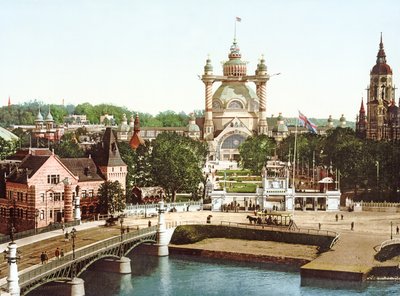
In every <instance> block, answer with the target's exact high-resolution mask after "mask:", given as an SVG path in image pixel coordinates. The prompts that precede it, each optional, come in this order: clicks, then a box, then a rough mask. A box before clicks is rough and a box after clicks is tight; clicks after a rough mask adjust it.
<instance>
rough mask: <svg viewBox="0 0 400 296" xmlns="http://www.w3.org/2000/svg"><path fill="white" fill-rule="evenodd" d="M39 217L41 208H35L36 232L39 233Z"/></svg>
mask: <svg viewBox="0 0 400 296" xmlns="http://www.w3.org/2000/svg"><path fill="white" fill-rule="evenodd" d="M38 218H39V209H36V210H35V234H37V229H38Z"/></svg>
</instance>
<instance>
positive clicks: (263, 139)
mask: <svg viewBox="0 0 400 296" xmlns="http://www.w3.org/2000/svg"><path fill="white" fill-rule="evenodd" d="M275 147H276V145H275V141H274V139H272V138H269V137H268V136H266V135H256V136H252V137H249V138H247V139H246V141H244V142H243V143H242V144H241V145H240V146H239V153H240V161H239V163H240V165H241V166H242V167H243V168H244V169H249V170H250V171H251V172H252V173H253V174H256V175H259V174H260V173H261V169H262V167H263V166H264V165H265V164H266V163H267V160H268V158H270V157H271V156H273V155H274V152H275Z"/></svg>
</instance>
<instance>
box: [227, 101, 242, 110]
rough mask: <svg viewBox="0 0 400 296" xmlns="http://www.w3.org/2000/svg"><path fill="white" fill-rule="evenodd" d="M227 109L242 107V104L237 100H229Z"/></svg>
mask: <svg viewBox="0 0 400 296" xmlns="http://www.w3.org/2000/svg"><path fill="white" fill-rule="evenodd" d="M228 109H243V104H242V103H241V102H239V101H231V102H230V103H229V105H228Z"/></svg>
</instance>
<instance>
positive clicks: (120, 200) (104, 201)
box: [97, 181, 126, 214]
mask: <svg viewBox="0 0 400 296" xmlns="http://www.w3.org/2000/svg"><path fill="white" fill-rule="evenodd" d="M98 197H99V202H98V205H97V207H98V211H99V212H100V213H103V214H114V213H116V212H122V211H123V210H124V209H125V206H126V204H125V195H124V191H123V190H122V187H121V184H120V183H119V182H118V181H114V182H111V181H106V182H104V183H103V184H101V185H100V187H99V190H98Z"/></svg>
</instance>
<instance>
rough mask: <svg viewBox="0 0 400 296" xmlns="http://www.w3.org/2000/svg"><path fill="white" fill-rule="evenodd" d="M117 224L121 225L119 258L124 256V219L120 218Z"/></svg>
mask: <svg viewBox="0 0 400 296" xmlns="http://www.w3.org/2000/svg"><path fill="white" fill-rule="evenodd" d="M119 223H121V245H120V247H119V253H120V257H121V258H122V256H124V244H123V234H124V225H123V224H124V218H123V217H122V216H121V218H120V220H119Z"/></svg>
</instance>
